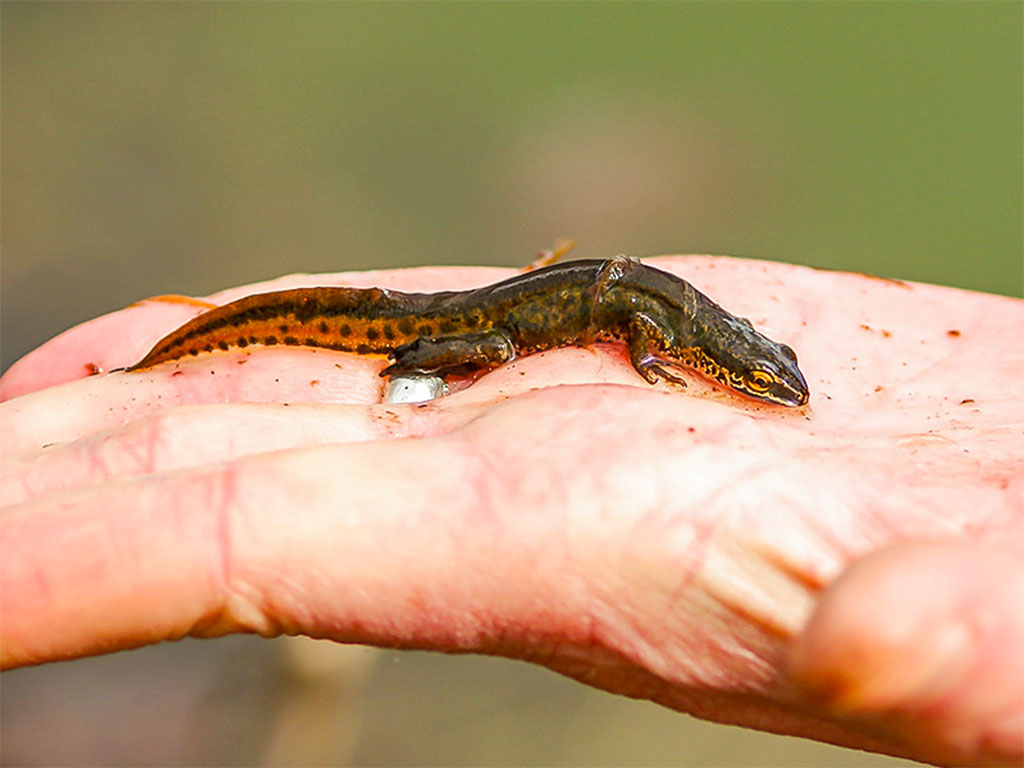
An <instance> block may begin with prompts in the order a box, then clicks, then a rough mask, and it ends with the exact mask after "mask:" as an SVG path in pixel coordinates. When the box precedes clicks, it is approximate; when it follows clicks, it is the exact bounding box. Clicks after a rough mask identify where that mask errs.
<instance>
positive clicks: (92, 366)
mask: <svg viewBox="0 0 1024 768" xmlns="http://www.w3.org/2000/svg"><path fill="white" fill-rule="evenodd" d="M85 373H86V375H87V376H95V375H96V374H97V373H100V367H99V366H98V365H96V363H86V364H85Z"/></svg>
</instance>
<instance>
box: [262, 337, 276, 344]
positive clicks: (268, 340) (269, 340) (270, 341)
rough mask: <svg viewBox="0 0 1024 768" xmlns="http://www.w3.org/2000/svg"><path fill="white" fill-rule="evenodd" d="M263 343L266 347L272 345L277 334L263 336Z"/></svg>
mask: <svg viewBox="0 0 1024 768" xmlns="http://www.w3.org/2000/svg"><path fill="white" fill-rule="evenodd" d="M263 343H264V344H265V345H266V346H268V347H272V346H274V345H275V344H277V336H264V337H263Z"/></svg>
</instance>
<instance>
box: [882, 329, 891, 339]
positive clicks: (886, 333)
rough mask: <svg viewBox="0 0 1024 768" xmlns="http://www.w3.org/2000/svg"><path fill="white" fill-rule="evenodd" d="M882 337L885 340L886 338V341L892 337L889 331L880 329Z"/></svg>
mask: <svg viewBox="0 0 1024 768" xmlns="http://www.w3.org/2000/svg"><path fill="white" fill-rule="evenodd" d="M882 335H883V336H884V337H885V338H887V339H888V338H889V337H890V336H892V333H891V332H890V331H887V330H885V329H884V328H883V329H882Z"/></svg>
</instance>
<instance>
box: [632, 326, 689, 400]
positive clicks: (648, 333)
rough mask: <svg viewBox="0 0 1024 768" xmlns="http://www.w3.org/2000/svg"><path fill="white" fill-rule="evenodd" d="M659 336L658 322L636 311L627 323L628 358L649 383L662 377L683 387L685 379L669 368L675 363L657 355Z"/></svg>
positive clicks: (660, 331)
mask: <svg viewBox="0 0 1024 768" xmlns="http://www.w3.org/2000/svg"><path fill="white" fill-rule="evenodd" d="M661 338H662V330H661V328H659V327H658V324H657V323H656V322H655V321H654V320H652V319H651V318H650V317H648V316H647V315H645V314H644V313H643V312H638V313H637V314H636V315H634V316H633V320H632V322H630V324H629V360H630V362H631V363H633V367H634V368H635V369H636V372H637V373H639V374H640V375H641V376H643V377H644V379H646V380H647V381H648V382H650V383H651V384H657V383H658V379H659V378H662V379H665V380H666V381H671V382H672V383H673V384H678V385H679V386H681V387H685V386H686V380H685V379H683V378H681V377H680V376H678V375H676V374H675V373H673V372H672V370H671V368H672V367H674V366H675V363H673V362H672V361H671V360H669V359H667V358H664V357H661V356H659V355H658V348H659V347H660V346H662V344H661Z"/></svg>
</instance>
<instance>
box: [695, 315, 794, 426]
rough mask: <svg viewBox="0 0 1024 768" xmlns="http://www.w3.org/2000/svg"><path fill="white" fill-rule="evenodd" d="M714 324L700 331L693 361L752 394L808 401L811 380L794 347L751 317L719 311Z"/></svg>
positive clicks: (790, 401) (784, 402)
mask: <svg viewBox="0 0 1024 768" xmlns="http://www.w3.org/2000/svg"><path fill="white" fill-rule="evenodd" d="M714 326H715V327H714V328H707V329H705V332H704V333H702V334H700V336H701V344H700V346H699V347H698V348H697V349H694V350H692V355H691V356H690V360H688V361H687V362H689V363H690V365H692V366H693V367H695V368H697V369H698V370H700V371H701V372H702V373H703V374H704V375H705V376H708V377H709V378H712V379H714V380H716V381H718V382H720V383H721V384H724V385H725V386H727V387H730V388H731V389H735V390H736V391H738V392H742V393H743V394H745V395H747V396H748V397H752V398H754V399H756V400H763V401H765V402H769V403H777V404H778V405H788V406H798V405H806V404H807V400H808V399H809V397H810V392H809V390H808V389H807V382H806V381H805V380H804V377H803V374H802V373H800V369H799V368H798V367H797V364H796V353H795V352H794V351H793V350H792V348H791V347H788V346H786V345H785V344H780V343H778V342H776V341H772V340H771V339H769V338H768V337H767V336H765V335H763V334H761V333H760V332H758V331H757V330H755V328H754V326H753V325H751V323H750V321H749V320H747V319H746V318H743V317H735V316H733V315H729V314H726V313H724V312H723V313H721V314H720V315H717V316H716V317H715V320H714Z"/></svg>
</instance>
